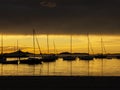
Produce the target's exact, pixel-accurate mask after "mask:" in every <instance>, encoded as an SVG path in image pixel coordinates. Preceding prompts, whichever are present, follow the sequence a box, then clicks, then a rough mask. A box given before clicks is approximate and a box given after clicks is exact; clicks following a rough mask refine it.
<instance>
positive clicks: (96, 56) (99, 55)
mask: <svg viewBox="0 0 120 90" xmlns="http://www.w3.org/2000/svg"><path fill="white" fill-rule="evenodd" d="M94 57H95V58H107V56H106V55H103V54H98V55H95V56H94Z"/></svg>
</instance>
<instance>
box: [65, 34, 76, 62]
mask: <svg viewBox="0 0 120 90" xmlns="http://www.w3.org/2000/svg"><path fill="white" fill-rule="evenodd" d="M70 51H71V54H70V55H67V56H63V60H75V59H76V57H75V56H72V35H71V36H70Z"/></svg>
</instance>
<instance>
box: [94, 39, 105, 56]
mask: <svg viewBox="0 0 120 90" xmlns="http://www.w3.org/2000/svg"><path fill="white" fill-rule="evenodd" d="M103 50H104V51H105V52H106V50H105V48H104V45H103V40H102V37H101V54H98V55H95V58H106V57H107V55H105V54H103Z"/></svg>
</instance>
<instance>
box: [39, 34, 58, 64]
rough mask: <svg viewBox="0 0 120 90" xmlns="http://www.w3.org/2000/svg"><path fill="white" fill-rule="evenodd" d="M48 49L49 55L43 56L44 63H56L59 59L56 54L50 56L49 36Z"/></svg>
mask: <svg viewBox="0 0 120 90" xmlns="http://www.w3.org/2000/svg"><path fill="white" fill-rule="evenodd" d="M47 49H48V54H47V55H42V59H41V60H42V61H43V62H54V61H56V60H57V59H58V57H57V56H56V54H49V39H48V35H47Z"/></svg>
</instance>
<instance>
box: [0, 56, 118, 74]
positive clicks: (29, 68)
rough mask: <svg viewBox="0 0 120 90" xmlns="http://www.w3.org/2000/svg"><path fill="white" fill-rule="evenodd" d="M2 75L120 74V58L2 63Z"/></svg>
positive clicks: (0, 65) (0, 67) (0, 69)
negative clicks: (35, 63)
mask: <svg viewBox="0 0 120 90" xmlns="http://www.w3.org/2000/svg"><path fill="white" fill-rule="evenodd" d="M12 59H13V60H14V58H8V60H12ZM0 76H120V59H115V58H113V59H94V60H90V61H86V60H80V59H79V58H77V59H76V60H74V61H64V60H63V59H62V58H59V59H58V60H56V61H55V62H49V63H48V62H45V63H44V62H43V63H42V64H38V65H28V64H18V65H16V64H15V65H14V64H0Z"/></svg>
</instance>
